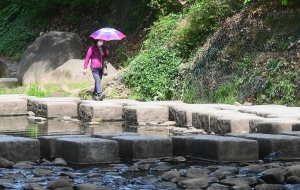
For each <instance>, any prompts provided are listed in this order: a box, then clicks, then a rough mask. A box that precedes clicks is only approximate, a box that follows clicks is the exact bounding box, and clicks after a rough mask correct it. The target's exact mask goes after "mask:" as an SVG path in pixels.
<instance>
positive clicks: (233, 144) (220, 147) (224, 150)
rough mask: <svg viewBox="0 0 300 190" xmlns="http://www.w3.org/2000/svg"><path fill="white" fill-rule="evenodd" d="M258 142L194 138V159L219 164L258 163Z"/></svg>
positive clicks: (231, 138)
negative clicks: (233, 162) (234, 162)
mask: <svg viewBox="0 0 300 190" xmlns="http://www.w3.org/2000/svg"><path fill="white" fill-rule="evenodd" d="M258 150H259V149H258V142H257V141H256V140H249V139H244V138H236V137H224V136H214V135H199V136H197V137H194V138H193V153H192V155H193V157H194V158H197V159H204V160H210V161H217V162H232V161H236V162H239V161H258Z"/></svg>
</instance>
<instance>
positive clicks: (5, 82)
mask: <svg viewBox="0 0 300 190" xmlns="http://www.w3.org/2000/svg"><path fill="white" fill-rule="evenodd" d="M17 85H19V82H18V79H17V78H0V86H6V87H12V86H17Z"/></svg>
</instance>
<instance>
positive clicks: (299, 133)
mask: <svg viewBox="0 0 300 190" xmlns="http://www.w3.org/2000/svg"><path fill="white" fill-rule="evenodd" d="M281 135H291V136H300V131H291V132H282V133H281Z"/></svg>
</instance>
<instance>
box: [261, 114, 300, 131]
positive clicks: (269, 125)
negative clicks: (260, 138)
mask: <svg viewBox="0 0 300 190" xmlns="http://www.w3.org/2000/svg"><path fill="white" fill-rule="evenodd" d="M293 126H294V129H295V130H297V129H298V130H300V121H299V120H293V119H288V118H287V119H284V118H282V119H279V120H268V121H263V122H260V123H258V124H257V126H256V128H257V132H258V133H264V134H280V133H282V132H291V131H293ZM297 126H298V127H299V128H298V127H297Z"/></svg>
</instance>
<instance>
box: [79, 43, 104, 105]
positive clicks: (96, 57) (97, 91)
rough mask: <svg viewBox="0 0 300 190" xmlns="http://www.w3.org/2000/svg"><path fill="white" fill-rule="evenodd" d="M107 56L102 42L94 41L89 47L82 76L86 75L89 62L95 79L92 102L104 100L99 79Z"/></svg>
mask: <svg viewBox="0 0 300 190" xmlns="http://www.w3.org/2000/svg"><path fill="white" fill-rule="evenodd" d="M108 55H109V50H108V49H106V48H105V47H104V46H103V40H100V39H99V40H97V39H95V40H94V45H92V46H91V47H89V49H88V51H87V54H86V57H85V61H84V66H83V68H84V69H83V74H84V75H85V74H86V73H87V67H88V64H89V61H90V60H91V65H90V67H91V70H92V73H93V77H94V79H95V86H94V92H93V95H92V98H93V100H100V101H102V100H103V99H104V98H105V94H104V93H103V91H102V86H101V79H102V66H103V65H104V58H107V57H108Z"/></svg>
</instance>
